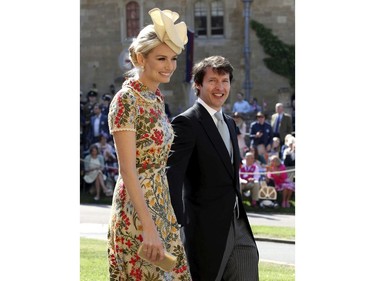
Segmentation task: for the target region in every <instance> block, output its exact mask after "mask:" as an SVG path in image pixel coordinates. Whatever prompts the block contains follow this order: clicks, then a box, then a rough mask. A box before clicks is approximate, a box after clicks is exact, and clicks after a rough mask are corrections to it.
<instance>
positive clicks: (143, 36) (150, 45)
mask: <svg viewBox="0 0 375 281" xmlns="http://www.w3.org/2000/svg"><path fill="white" fill-rule="evenodd" d="M160 44H162V42H161V41H160V40H159V38H158V36H157V35H156V32H155V28H154V25H152V24H150V25H147V26H146V27H144V28H143V29H142V30H141V31H140V32H139V34H138V36H137V38H135V39H134V40H133V42H132V43H131V45H130V47H129V49H128V50H129V59H130V61H131V62H132V64H133V65H134V67H135V69H132V70H130V71H128V72H127V74H128V76H134V75H136V74H137V73H138V71H139V67H140V65H139V63H138V59H137V54H141V55H142V56H143V57H147V55H148V54H149V53H150V52H151V50H152V49H154V48H155V47H157V46H159V45H160Z"/></svg>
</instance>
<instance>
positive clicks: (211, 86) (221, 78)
mask: <svg viewBox="0 0 375 281" xmlns="http://www.w3.org/2000/svg"><path fill="white" fill-rule="evenodd" d="M196 88H197V89H199V91H200V94H199V97H200V98H201V99H202V100H203V101H204V102H205V103H206V104H207V105H208V106H210V107H212V108H213V109H215V110H217V111H219V110H220V109H221V107H222V106H223V104H224V103H225V101H226V100H227V98H228V96H229V92H230V79H229V73H225V74H223V75H220V74H219V73H216V72H214V71H212V68H211V67H210V68H207V69H206V74H205V75H204V78H203V81H202V85H196Z"/></svg>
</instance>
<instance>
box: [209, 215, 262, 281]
mask: <svg viewBox="0 0 375 281" xmlns="http://www.w3.org/2000/svg"><path fill="white" fill-rule="evenodd" d="M258 263H259V255H258V249H257V246H256V244H255V241H254V240H253V239H252V238H251V235H250V233H249V231H248V229H247V228H246V224H245V222H244V221H243V218H241V217H240V218H238V219H237V217H236V212H235V211H234V212H233V221H232V223H231V226H230V229H229V235H228V239H227V244H226V247H225V251H224V255H223V259H222V261H221V265H220V269H219V273H218V275H217V277H216V280H215V281H259V272H258Z"/></svg>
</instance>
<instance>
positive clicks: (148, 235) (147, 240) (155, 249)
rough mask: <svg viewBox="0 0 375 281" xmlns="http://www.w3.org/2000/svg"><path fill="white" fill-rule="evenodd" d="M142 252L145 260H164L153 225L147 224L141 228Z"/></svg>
mask: <svg viewBox="0 0 375 281" xmlns="http://www.w3.org/2000/svg"><path fill="white" fill-rule="evenodd" d="M142 243H143V251H145V254H146V256H147V258H148V259H149V260H150V261H152V262H154V261H157V260H159V261H161V260H163V259H164V247H163V243H162V241H161V239H160V237H159V233H158V232H157V231H156V227H155V224H154V223H152V222H151V223H148V225H145V226H144V227H143V242H142Z"/></svg>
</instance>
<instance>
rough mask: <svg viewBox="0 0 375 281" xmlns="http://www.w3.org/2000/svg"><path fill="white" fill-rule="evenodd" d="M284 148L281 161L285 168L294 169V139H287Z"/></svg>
mask: <svg viewBox="0 0 375 281" xmlns="http://www.w3.org/2000/svg"><path fill="white" fill-rule="evenodd" d="M285 144H286V148H285V149H284V151H283V154H282V160H283V163H284V165H285V166H287V167H294V166H295V165H296V141H295V138H294V137H290V138H288V139H287V142H286V143H285Z"/></svg>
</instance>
